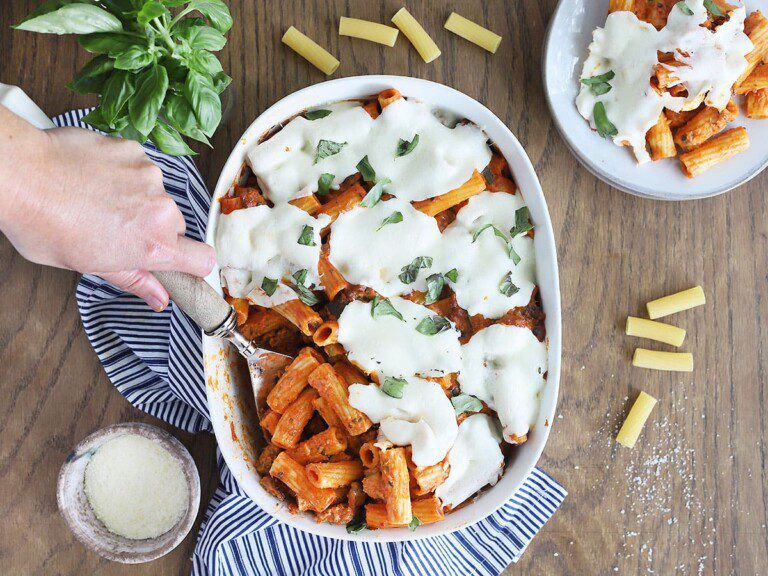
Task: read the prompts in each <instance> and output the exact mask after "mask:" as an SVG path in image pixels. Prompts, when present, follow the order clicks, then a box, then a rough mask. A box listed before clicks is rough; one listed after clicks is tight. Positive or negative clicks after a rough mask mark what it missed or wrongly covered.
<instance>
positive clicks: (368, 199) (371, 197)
mask: <svg viewBox="0 0 768 576" xmlns="http://www.w3.org/2000/svg"><path fill="white" fill-rule="evenodd" d="M389 183H390V179H389V178H382V179H381V180H379V181H378V182H376V184H374V185H373V188H371V189H370V190H368V194H366V195H365V198H363V199H362V201H361V202H360V206H365V207H366V208H373V207H374V206H376V204H378V203H379V200H381V195H382V194H383V193H384V185H385V184H389Z"/></svg>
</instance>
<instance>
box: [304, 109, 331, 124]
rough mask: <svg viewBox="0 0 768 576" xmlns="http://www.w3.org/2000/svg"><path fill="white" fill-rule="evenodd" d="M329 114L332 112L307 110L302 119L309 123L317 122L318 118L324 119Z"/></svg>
mask: <svg viewBox="0 0 768 576" xmlns="http://www.w3.org/2000/svg"><path fill="white" fill-rule="evenodd" d="M331 112H332V110H324V109H319V110H307V111H306V112H304V118H306V119H307V120H310V121H312V120H319V119H320V118H325V117H326V116H328V115H330V114H331Z"/></svg>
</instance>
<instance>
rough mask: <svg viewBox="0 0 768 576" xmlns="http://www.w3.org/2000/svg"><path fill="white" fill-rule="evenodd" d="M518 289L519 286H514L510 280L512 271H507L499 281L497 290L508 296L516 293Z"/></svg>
mask: <svg viewBox="0 0 768 576" xmlns="http://www.w3.org/2000/svg"><path fill="white" fill-rule="evenodd" d="M519 291H520V288H518V287H517V286H515V284H514V282H512V272H507V275H506V276H504V278H502V280H501V282H500V283H499V292H501V293H502V294H504V296H506V297H507V298H509V297H510V296H513V295H514V294H517V293H518V292H519Z"/></svg>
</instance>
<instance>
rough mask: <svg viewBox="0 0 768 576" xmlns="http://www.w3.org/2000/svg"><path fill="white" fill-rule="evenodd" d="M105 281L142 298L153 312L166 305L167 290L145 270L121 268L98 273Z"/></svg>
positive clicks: (159, 310) (162, 308)
mask: <svg viewBox="0 0 768 576" xmlns="http://www.w3.org/2000/svg"><path fill="white" fill-rule="evenodd" d="M99 276H101V277H102V278H104V280H106V281H107V282H109V283H111V284H114V285H115V286H117V287H118V288H120V289H121V290H123V291H125V292H130V293H131V294H134V295H136V296H138V297H139V298H141V299H142V300H144V301H145V302H146V303H147V304H149V307H150V308H152V310H154V311H155V312H161V311H163V310H164V309H165V307H166V306H168V292H167V291H166V290H165V288H163V285H162V284H160V281H159V280H158V279H157V278H155V277H154V276H153V275H152V274H151V273H150V272H147V271H146V270H123V271H121V272H105V273H102V274H99Z"/></svg>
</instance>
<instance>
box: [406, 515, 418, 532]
mask: <svg viewBox="0 0 768 576" xmlns="http://www.w3.org/2000/svg"><path fill="white" fill-rule="evenodd" d="M419 526H421V520H419V519H418V518H416V516H414V517H413V519H412V520H411V523H410V524H408V530H410V531H411V532H416V528H418V527H419Z"/></svg>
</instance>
